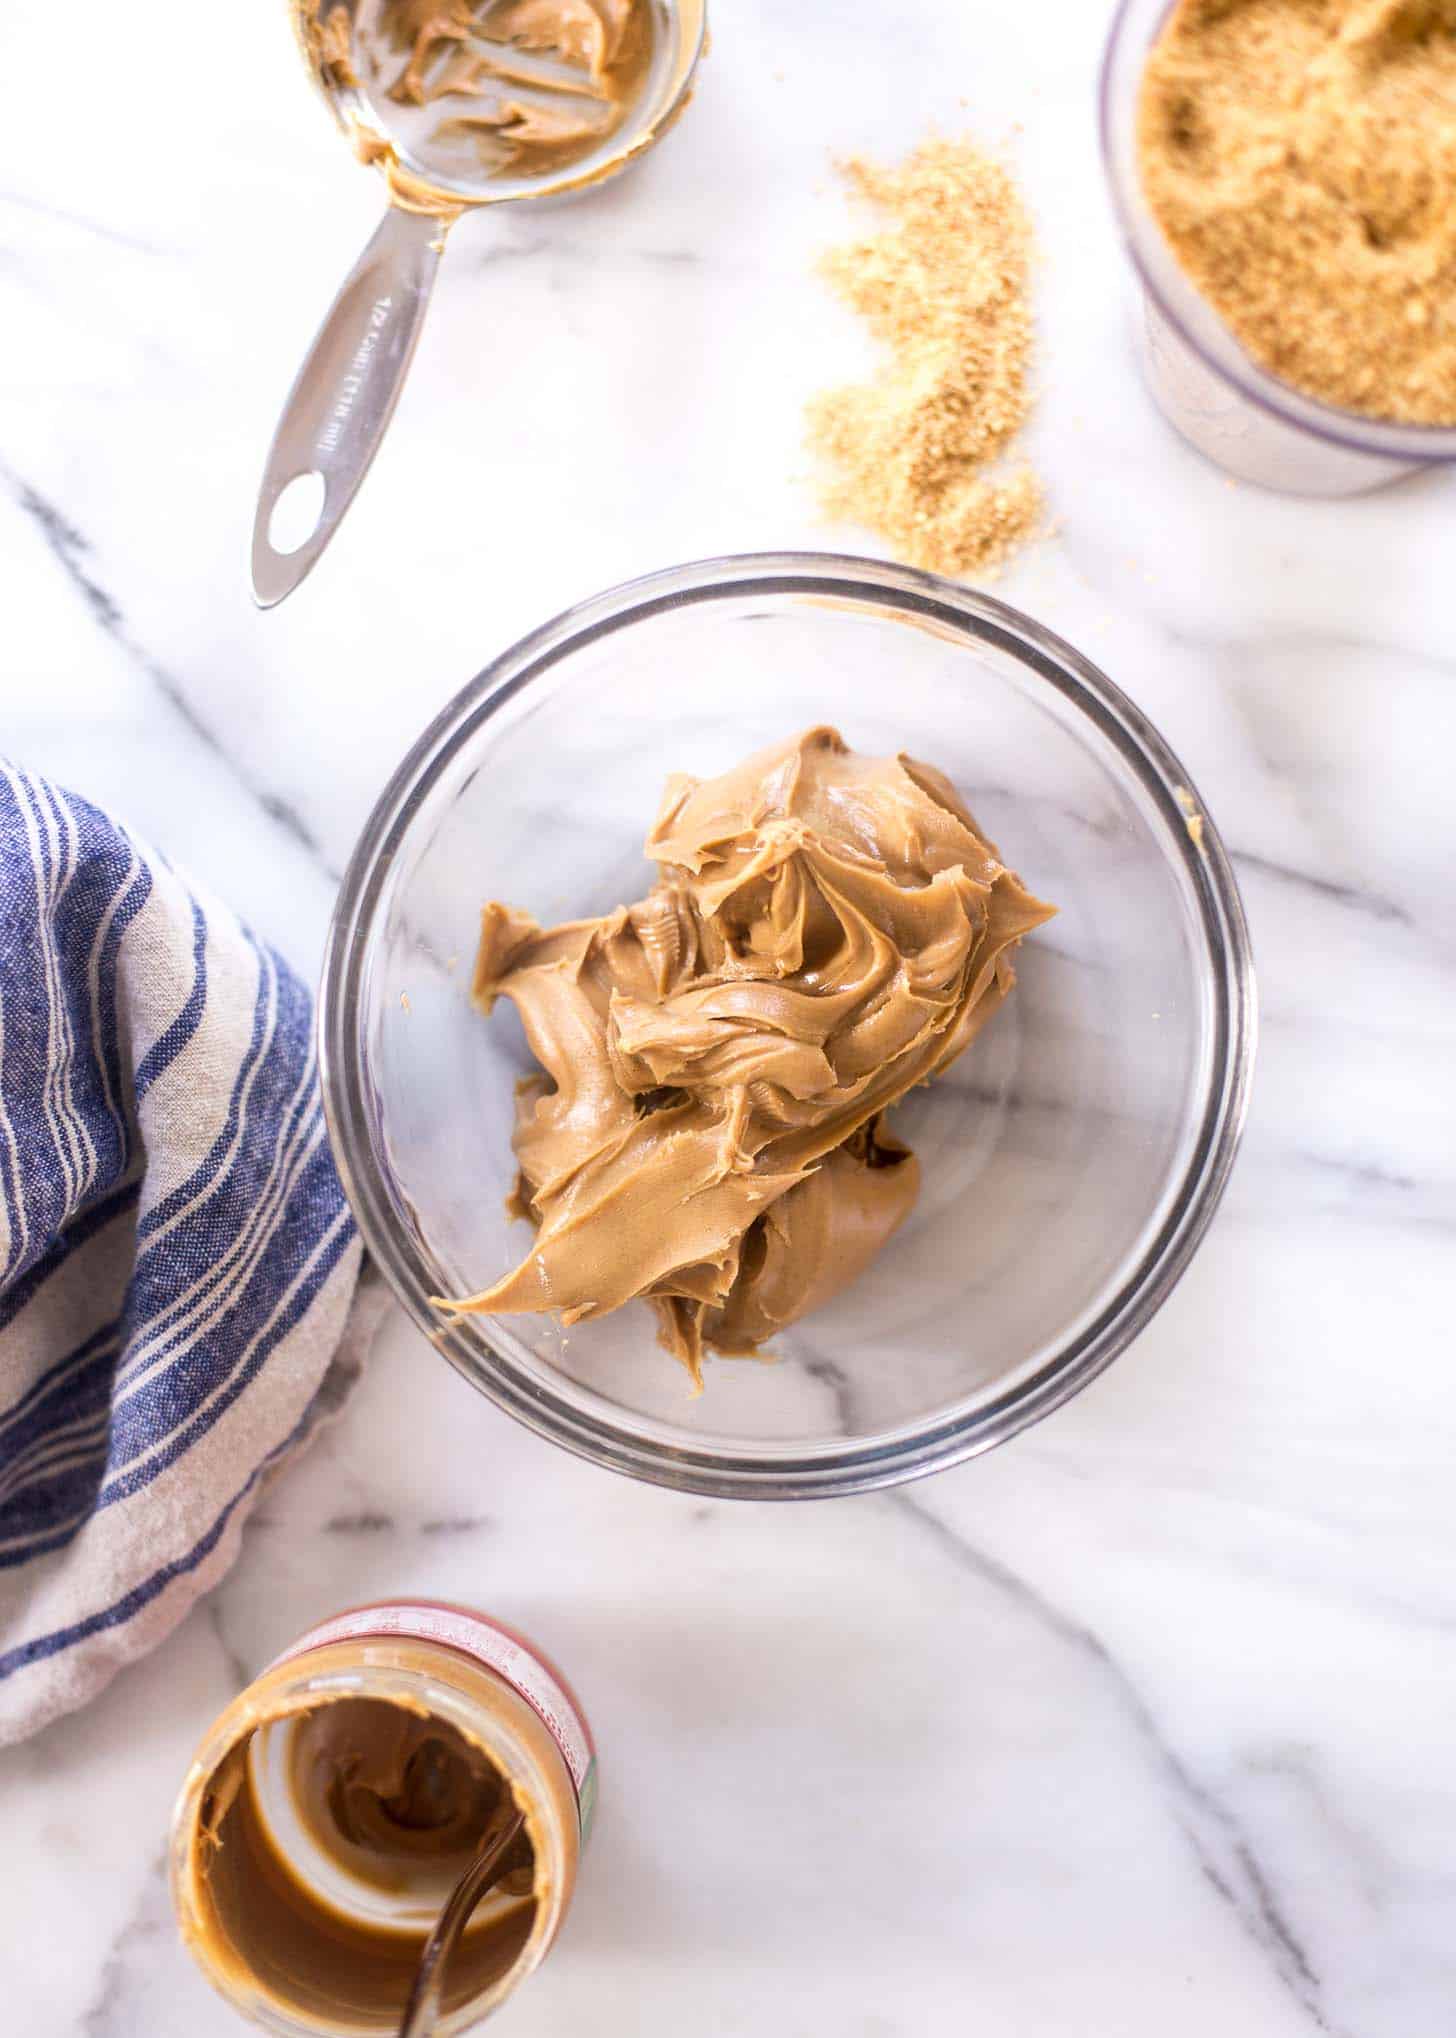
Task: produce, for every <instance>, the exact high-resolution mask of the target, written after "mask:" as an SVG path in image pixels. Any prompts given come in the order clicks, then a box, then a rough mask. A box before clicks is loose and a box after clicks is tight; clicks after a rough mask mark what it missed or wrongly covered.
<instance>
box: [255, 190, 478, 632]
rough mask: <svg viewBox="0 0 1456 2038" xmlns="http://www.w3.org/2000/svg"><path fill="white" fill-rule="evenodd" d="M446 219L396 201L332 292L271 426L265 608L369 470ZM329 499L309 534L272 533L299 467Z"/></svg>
mask: <svg viewBox="0 0 1456 2038" xmlns="http://www.w3.org/2000/svg"><path fill="white" fill-rule="evenodd" d="M449 225H450V221H449V220H448V219H441V218H440V217H439V216H438V215H434V214H429V213H421V212H405V211H402V210H401V209H400V208H399V207H397V206H391V207H390V209H389V211H388V212H387V213H386V214H385V215H384V218H383V219H382V220H381V221H380V224H379V228H378V231H377V232H376V233H375V235H374V238H373V239H372V240H371V241H370V243H369V245H368V247H367V248H365V250H364V252H363V254H362V255H361V256H360V257H359V259H358V261H357V262H356V263H355V264H354V267H353V269H352V270H351V272H350V274H349V276H348V278H347V280H346V281H345V283H344V286H343V288H342V289H341V290H340V292H339V294H338V296H337V297H336V298H335V299H334V302H333V306H332V308H331V310H330V312H329V315H328V317H327V318H326V319H325V320H324V322H323V325H322V327H321V328H320V330H319V335H318V338H317V339H316V340H315V341H314V343H313V346H312V347H311V348H310V349H309V353H308V358H307V359H306V360H305V362H304V364H303V366H302V367H301V368H300V369H299V371H298V380H297V381H296V382H295V383H294V385H293V388H292V390H291V391H290V392H289V397H288V401H287V403H286V404H285V405H284V407H283V416H282V417H281V418H280V419H279V421H278V429H277V431H276V432H275V433H274V435H273V445H272V447H271V449H270V451H269V454H268V465H267V467H266V468H265V469H264V472H263V486H262V488H261V490H260V491H259V494H258V509H257V514H256V516H255V517H254V519H253V597H254V599H255V600H256V601H257V603H258V605H259V607H260V608H265V609H269V608H272V607H273V605H274V603H275V602H280V601H282V600H283V597H284V596H285V595H288V594H292V592H293V590H294V588H296V587H297V586H298V583H299V582H300V581H301V580H302V579H303V577H304V575H305V574H306V573H307V572H308V571H309V569H310V568H311V567H312V566H313V564H314V561H315V560H316V559H317V558H318V557H319V555H320V553H321V552H322V551H323V549H324V547H325V546H326V545H327V544H328V542H329V540H330V538H332V537H333V535H334V532H335V531H336V530H337V529H338V527H339V524H340V522H341V521H342V519H343V515H344V512H345V510H346V509H347V508H348V507H349V504H350V502H351V501H352V500H353V497H354V491H355V490H356V489H357V488H358V486H359V483H360V482H361V481H362V480H363V479H364V476H365V475H366V474H367V473H368V471H369V463H370V461H371V460H372V459H373V458H374V455H375V453H376V452H377V451H378V450H379V443H380V441H381V440H382V439H383V437H384V431H385V427H386V425H388V423H389V420H390V418H391V416H392V415H393V412H394V406H395V404H396V402H397V401H398V398H399V392H400V390H401V388H402V387H403V385H404V378H405V373H406V371H407V369H408V368H409V364H410V360H411V357H412V356H413V354H414V351H415V342H416V341H417V340H418V339H419V336H420V328H421V326H422V325H423V324H424V322H425V309H426V307H427V305H428V304H429V301H430V290H431V288H432V286H433V284H434V281H435V271H436V270H437V269H438V268H439V266H440V253H441V250H442V248H443V247H444V242H445V234H446V231H447V229H448V227H449ZM309 475H317V476H319V477H320V478H321V480H322V482H323V499H322V502H321V503H320V504H319V507H318V513H317V519H316V521H315V523H314V525H313V527H312V529H311V530H310V531H309V534H308V536H307V537H306V538H305V539H304V540H303V542H302V543H301V544H299V545H297V546H296V547H295V548H294V549H293V550H292V551H287V552H285V551H282V550H280V549H279V547H278V546H276V545H275V544H274V542H273V538H272V535H271V526H272V522H273V511H274V508H275V506H276V504H277V502H278V500H279V498H280V496H282V494H283V492H284V490H285V489H287V488H288V487H289V486H290V484H291V483H293V482H294V481H297V480H298V479H299V477H300V476H309Z"/></svg>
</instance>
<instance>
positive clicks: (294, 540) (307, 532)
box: [268, 469, 325, 558]
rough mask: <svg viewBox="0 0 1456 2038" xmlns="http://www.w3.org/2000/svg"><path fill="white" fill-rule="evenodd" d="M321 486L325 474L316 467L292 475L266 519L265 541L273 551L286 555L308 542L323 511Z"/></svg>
mask: <svg viewBox="0 0 1456 2038" xmlns="http://www.w3.org/2000/svg"><path fill="white" fill-rule="evenodd" d="M324 488H325V484H324V477H323V476H322V474H320V473H319V472H318V470H317V469H314V470H312V471H311V472H310V473H308V474H295V475H294V477H293V479H292V481H290V482H289V484H288V486H287V487H286V488H285V489H284V491H283V493H282V494H281V495H280V496H279V498H278V500H277V501H276V502H275V503H274V505H273V514H272V515H271V516H270V517H269V519H268V543H269V544H270V545H271V546H272V547H273V550H274V551H275V552H281V553H282V554H283V555H284V557H285V558H286V557H287V556H288V555H289V554H290V553H292V552H297V551H298V550H299V548H300V547H301V546H303V545H306V544H307V543H308V541H309V539H310V538H311V537H312V536H313V534H314V532H315V531H316V530H317V529H318V527H319V518H320V517H321V516H322V515H323V513H324Z"/></svg>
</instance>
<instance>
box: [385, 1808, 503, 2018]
mask: <svg viewBox="0 0 1456 2038" xmlns="http://www.w3.org/2000/svg"><path fill="white" fill-rule="evenodd" d="M525 1823H526V1821H525V1817H524V1815H523V1814H522V1813H521V1812H518V1811H516V1810H515V1809H514V1807H512V1808H511V1816H510V1817H509V1818H508V1819H507V1820H506V1822H505V1823H504V1824H503V1825H501V1824H494V1823H493V1824H491V1825H489V1826H487V1828H486V1830H485V1834H484V1836H483V1838H482V1839H481V1842H480V1849H479V1852H478V1853H477V1854H476V1856H475V1859H474V1860H473V1861H472V1862H471V1864H470V1866H469V1867H468V1868H467V1869H466V1871H465V1873H464V1874H463V1875H462V1876H461V1878H460V1880H459V1881H458V1882H457V1883H456V1885H455V1887H454V1889H453V1890H452V1891H451V1892H450V1894H449V1896H448V1897H447V1898H446V1899H445V1907H444V1909H443V1910H442V1911H441V1912H440V1915H439V1917H438V1918H437V1919H436V1920H435V1929H434V1930H433V1931H432V1932H431V1934H430V1936H429V1938H428V1939H426V1941H425V1948H424V1951H423V1952H422V1953H421V1955H420V1964H419V1966H418V1967H417V1968H416V1969H415V1978H414V1985H413V1987H412V1988H411V1989H410V1993H409V2001H408V2002H407V2003H406V2004H405V2006H404V2021H403V2023H401V2025H400V2027H399V2038H430V2034H431V2033H432V2032H433V2030H434V2028H435V2023H436V2019H437V2018H438V2017H439V2014H440V1995H441V1991H442V1990H443V1988H444V1986H445V1966H446V1963H447V1962H448V1960H449V1958H450V1956H451V1954H452V1953H453V1952H454V1951H455V1947H456V1945H457V1943H458V1942H459V1939H460V1935H461V1933H462V1932H463V1931H464V1930H465V1927H466V1926H467V1925H468V1924H469V1922H470V1920H471V1918H472V1916H473V1915H474V1912H475V1907H476V1905H477V1904H478V1903H479V1902H480V1900H481V1898H482V1897H483V1896H485V1895H486V1893H487V1892H488V1891H489V1890H490V1888H491V1887H492V1885H493V1884H494V1883H496V1882H498V1881H499V1880H500V1877H501V1874H502V1872H503V1871H504V1867H505V1858H506V1854H507V1851H508V1850H509V1848H510V1845H511V1842H512V1841H513V1840H514V1839H515V1837H516V1835H517V1834H518V1833H519V1832H520V1830H521V1828H522V1826H523V1825H524V1824H525Z"/></svg>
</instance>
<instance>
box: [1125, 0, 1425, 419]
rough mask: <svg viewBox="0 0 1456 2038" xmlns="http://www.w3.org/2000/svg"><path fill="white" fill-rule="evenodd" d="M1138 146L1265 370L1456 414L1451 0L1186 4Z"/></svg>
mask: <svg viewBox="0 0 1456 2038" xmlns="http://www.w3.org/2000/svg"><path fill="white" fill-rule="evenodd" d="M1138 153H1139V160H1140V169H1141V175H1142V182H1143V189H1144V191H1145V193H1146V195H1147V200H1148V204H1149V206H1150V207H1151V209H1152V212H1153V215H1154V217H1155V218H1156V220H1157V221H1158V224H1159V225H1160V227H1161V228H1162V230H1163V233H1164V235H1165V236H1166V238H1167V240H1168V242H1169V244H1170V246H1171V247H1172V249H1173V252H1174V254H1175V255H1176V256H1177V257H1178V260H1179V262H1180V263H1181V265H1182V267H1183V269H1184V270H1185V271H1186V273H1187V275H1188V278H1189V280H1190V281H1191V282H1192V283H1193V285H1194V287H1195V288H1196V289H1197V290H1198V291H1199V293H1200V295H1202V296H1203V297H1204V298H1206V299H1207V301H1208V302H1209V304H1211V305H1212V307H1213V309H1214V310H1215V311H1216V312H1218V314H1219V316H1220V317H1221V318H1222V319H1223V321H1224V323H1225V324H1226V325H1227V326H1228V327H1229V329H1230V331H1231V332H1232V333H1233V335H1234V337H1235V339H1237V340H1238V341H1239V343H1240V345H1241V346H1243V347H1244V348H1245V350H1246V351H1247V352H1248V353H1249V354H1251V355H1252V356H1253V358H1254V359H1255V360H1256V361H1258V362H1259V363H1260V364H1261V366H1263V367H1264V368H1266V369H1268V370H1269V372H1270V373H1271V374H1274V375H1277V376H1279V377H1280V378H1281V379H1282V380H1284V381H1286V382H1288V383H1291V384H1292V385H1293V386H1294V387H1295V388H1297V389H1300V390H1303V391H1304V392H1305V393H1306V394H1307V395H1309V396H1313V397H1316V398H1318V399H1320V400H1321V401H1322V402H1325V403H1329V404H1335V405H1339V406H1341V407H1343V408H1345V409H1349V410H1355V411H1362V412H1365V413H1366V414H1368V415H1370V416H1372V417H1382V418H1390V419H1393V420H1397V421H1399V422H1402V423H1407V424H1441V425H1444V424H1456V0H1180V4H1179V5H1178V6H1177V7H1176V8H1175V9H1174V11H1173V14H1172V17H1171V19H1170V20H1169V22H1168V24H1167V26H1166V28H1165V29H1164V30H1163V33H1162V35H1161V36H1160V37H1159V39H1158V42H1157V44H1156V45H1155V47H1154V49H1153V52H1152V55H1151V57H1150V58H1149V61H1148V65H1147V68H1146V71H1145V73H1144V76H1143V85H1142V94H1141V100H1140V104H1139V109H1138Z"/></svg>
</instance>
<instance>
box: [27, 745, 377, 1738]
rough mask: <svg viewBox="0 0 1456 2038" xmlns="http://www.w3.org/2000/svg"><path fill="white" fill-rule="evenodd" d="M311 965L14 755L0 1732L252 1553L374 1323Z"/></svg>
mask: <svg viewBox="0 0 1456 2038" xmlns="http://www.w3.org/2000/svg"><path fill="white" fill-rule="evenodd" d="M359 1262H360V1248H359V1241H358V1238H357V1236H356V1234H355V1230H354V1226H353V1223H352V1221H351V1219H350V1216H349V1210H348V1206H347V1204H346V1203H345V1201H344V1197H343V1193H342V1191H341V1189H340V1187H339V1180H338V1176H337V1174H336V1173H335V1171H334V1165H333V1160H332V1157H331V1155H330V1153H329V1146H328V1140H327V1137H326V1135H325V1131H324V1124H323V1113H322V1109H321V1106H320V1101H319V1090H318V1079H317V1070H316V1067H315V1060H314V1043H313V1024H312V1014H311V1008H310V1000H309V996H308V993H307V991H306V990H305V989H304V988H303V986H302V985H301V984H300V983H299V982H298V980H297V979H296V978H295V977H294V976H293V975H292V974H291V973H290V972H289V970H288V969H287V968H286V966H285V965H284V964H283V963H282V962H280V961H279V960H278V958H277V957H276V956H274V955H273V954H271V953H270V952H269V951H268V949H266V948H265V947H263V946H262V945H261V944H260V943H259V942H257V941H256V940H254V938H253V937H252V935H250V934H249V933H248V932H247V931H246V929H245V928H243V927H242V926H241V925H240V924H239V922H238V921H237V920H236V919H234V918H233V916H232V915H231V914H230V913H228V912H226V911H224V910H223V909H222V908H221V907H219V906H217V905H215V904H214V903H212V902H211V901H206V900H204V899H203V898H202V897H201V895H200V894H199V893H197V892H196V891H195V890H193V889H192V888H190V887H189V886H188V885H186V884H184V883H183V882H182V880H181V879H180V878H179V877H178V876H177V875H176V873H175V872H174V871H173V870H171V869H170V868H169V866H168V865H167V863H166V862H165V861H164V860H163V859H162V858H161V857H160V856H158V855H156V854H155V853H153V852H151V851H148V850H147V849H145V848H143V847H142V846H141V845H140V844H139V843H138V842H136V841H135V840H134V839H133V837H132V836H130V835H129V834H128V833H127V832H126V830H125V829H124V828H121V827H118V826H117V825H116V824H115V823H114V822H112V821H109V820H108V819H107V818H106V817H105V816H104V815H102V814H100V813H98V812H97V810H96V809H95V808H94V807H92V806H88V805H87V803H86V802H85V801H84V800H79V799H76V798H75V797H74V796H73V795H71V794H69V793H64V792H60V791H58V790H57V789H56V788H55V787H54V786H52V785H49V784H47V782H46V781H45V780H44V779H41V778H37V777H35V776H33V775H31V774H29V773H27V772H22V771H18V770H15V769H12V768H10V767H7V766H5V765H3V764H0V1742H3V1741H9V1740H17V1739H19V1738H20V1737H21V1736H22V1735H24V1734H27V1733H30V1732H32V1731H33V1730H34V1729H35V1728H37V1727H39V1726H42V1725H44V1724H45V1722H46V1721H47V1720H50V1719H52V1718H54V1717H55V1716H56V1715H57V1714H59V1713H62V1712H67V1711H70V1710H71V1709H72V1708H73V1707H75V1706H78V1705H81V1704H84V1703H85V1701H86V1700H87V1699H88V1698H90V1697H91V1696H92V1694H93V1693H95V1692H96V1691H98V1690H99V1689H100V1687H101V1686H102V1685H104V1684H105V1683H106V1682H107V1681H108V1680H109V1679H110V1678H111V1677H112V1676H114V1675H115V1673H116V1672H117V1670H119V1669H120V1668H122V1666H123V1665H125V1664H126V1663H128V1662H131V1661H132V1660H133V1659H134V1658H136V1657H137V1656H139V1655H141V1654H142V1653H143V1652H144V1651H145V1650H147V1649H149V1648H151V1647H152V1646H153V1645H154V1644H155V1643H156V1642H158V1641H159V1640H160V1639H161V1638H162V1636H163V1635H165V1634H167V1633H168V1632H169V1631H170V1630H171V1629H172V1628H173V1627H175V1626H176V1624H177V1622H178V1621H180V1620H181V1618H182V1616H183V1614H184V1613H185V1612H186V1611H187V1609H188V1607H189V1606H190V1605H191V1604H192V1603H193V1601H194V1600H195V1599H196V1598H197V1597H198V1595H199V1594H200V1593H202V1592H204V1591H206V1590H207V1588H208V1587H209V1586H210V1585H212V1584H213V1583H215V1581H216V1580H217V1579H218V1578H219V1577H220V1576H221V1575H222V1573H223V1572H224V1571H225V1570H226V1569H227V1567H228V1566H229V1564H230V1563H231V1562H232V1560H233V1558H234V1557H235V1555H236V1554H237V1548H238V1540H239V1537H240V1534H241V1530H242V1523H243V1518H244V1516H245V1515H246V1513H247V1511H248V1508H249V1506H250V1505H251V1503H252V1500H253V1498H254V1497H255V1496H256V1494H257V1492H258V1489H259V1485H260V1482H261V1481H262V1480H263V1479H264V1478H265V1476H266V1475H267V1473H268V1472H269V1471H270V1470H271V1468H272V1467H273V1466H274V1465H276V1464H277V1462H278V1460H279V1459H280V1458H281V1457H282V1455H283V1454H284V1453H285V1452H286V1451H288V1450H289V1449H290V1448H291V1447H292V1446H293V1445H295V1444H297V1443H298V1442H299V1441H301V1439H302V1438H303V1437H304V1436H305V1435H306V1434H307V1433H308V1431H309V1430H310V1428H311V1427H312V1426H313V1424H314V1423H315V1422H316V1421H317V1420H318V1418H319V1416H320V1415H321V1414H323V1413H325V1412H327V1411H328V1409H329V1408H330V1407H331V1406H335V1405H337V1402H338V1400H339V1398H340V1397H341V1395H342V1393H343V1392H344V1391H345V1390H346V1388H347V1385H348V1384H349V1382H350V1381H351V1380H352V1378H353V1377H354V1374H355V1373H356V1372H357V1369H358V1358H359V1349H360V1345H361V1341H362V1337H363V1335H365V1334H366V1332H365V1330H364V1328H363V1327H362V1326H361V1325H360V1323H359V1321H358V1314H357V1313H356V1314H355V1320H354V1323H353V1324H352V1326H351V1322H350V1318H351V1304H352V1301H353V1297H354V1291H355V1286H356V1282H357V1280H358V1275H359Z"/></svg>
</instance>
